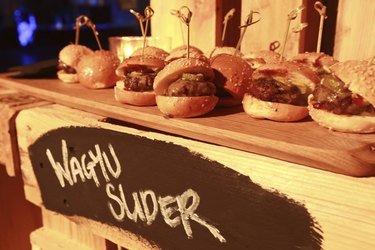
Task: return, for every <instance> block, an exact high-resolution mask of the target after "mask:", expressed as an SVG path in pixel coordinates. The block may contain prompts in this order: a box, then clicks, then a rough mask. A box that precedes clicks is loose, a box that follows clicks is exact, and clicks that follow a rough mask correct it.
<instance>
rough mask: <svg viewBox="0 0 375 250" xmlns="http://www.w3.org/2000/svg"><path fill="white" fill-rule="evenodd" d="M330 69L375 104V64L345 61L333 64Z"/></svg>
mask: <svg viewBox="0 0 375 250" xmlns="http://www.w3.org/2000/svg"><path fill="white" fill-rule="evenodd" d="M330 70H331V71H332V72H333V74H335V75H336V76H337V77H338V78H339V79H340V80H341V81H343V82H344V84H345V86H346V87H347V88H348V89H349V90H350V91H352V92H353V93H356V94H358V95H360V96H362V97H363V98H365V99H366V100H367V101H368V102H369V103H371V104H372V105H373V106H375V86H374V84H375V64H369V63H368V62H367V61H354V60H351V61H345V62H340V63H336V64H334V65H332V66H331V67H330Z"/></svg>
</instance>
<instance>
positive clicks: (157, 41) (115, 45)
mask: <svg viewBox="0 0 375 250" xmlns="http://www.w3.org/2000/svg"><path fill="white" fill-rule="evenodd" d="M171 43H172V42H171V38H170V37H165V38H160V37H147V42H146V45H148V46H155V47H158V48H161V49H164V50H165V51H170V50H171ZM142 46H143V37H141V36H128V37H127V36H122V37H121V36H116V37H109V49H110V50H111V51H112V52H113V53H115V54H116V55H117V56H118V58H119V59H120V61H122V60H124V59H125V58H128V57H129V56H131V54H132V53H133V52H134V51H135V50H136V49H139V48H142Z"/></svg>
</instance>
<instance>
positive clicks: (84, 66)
mask: <svg viewBox="0 0 375 250" xmlns="http://www.w3.org/2000/svg"><path fill="white" fill-rule="evenodd" d="M119 63H120V60H119V59H118V57H117V56H116V55H115V54H113V53H112V52H110V51H108V50H97V51H95V52H94V53H91V54H88V55H85V56H82V58H81V60H80V61H79V63H78V66H77V75H78V81H79V83H80V84H82V85H83V86H85V87H87V88H90V89H103V88H110V87H113V86H115V84H116V81H117V80H118V79H119V78H118V76H117V75H116V74H115V70H116V68H117V66H118V65H119Z"/></svg>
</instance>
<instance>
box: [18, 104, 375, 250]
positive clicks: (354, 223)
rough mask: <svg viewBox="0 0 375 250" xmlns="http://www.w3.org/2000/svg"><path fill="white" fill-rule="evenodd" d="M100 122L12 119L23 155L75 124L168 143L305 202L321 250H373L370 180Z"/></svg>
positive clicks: (118, 238)
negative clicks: (319, 237)
mask: <svg viewBox="0 0 375 250" xmlns="http://www.w3.org/2000/svg"><path fill="white" fill-rule="evenodd" d="M100 120H101V118H100V117H99V116H93V115H90V114H88V113H85V112H80V111H77V110H73V109H69V108H66V107H62V106H59V105H52V106H47V107H37V108H33V109H30V110H24V111H22V112H21V114H20V115H19V116H18V118H17V128H18V129H19V130H21V131H22V130H23V128H25V127H28V126H29V127H31V128H32V129H31V131H32V132H31V133H26V132H25V133H21V134H19V135H18V136H19V138H23V139H22V140H19V141H20V144H19V145H20V148H21V149H20V150H21V152H26V150H27V147H28V145H30V144H32V143H33V142H34V141H35V140H36V139H37V138H38V137H39V136H40V135H42V134H44V133H46V132H47V131H49V130H52V129H55V128H57V127H63V126H77V125H84V126H95V127H98V126H99V127H102V128H105V129H111V130H115V131H120V132H123V133H130V134H135V135H140V136H145V137H148V138H153V139H157V140H164V141H169V142H173V143H175V144H177V145H182V146H185V147H188V148H190V149H192V150H193V151H195V152H198V153H200V154H202V155H203V156H205V157H207V158H208V159H211V160H214V161H218V162H220V163H222V164H223V165H225V166H227V167H229V168H232V169H233V170H235V171H237V172H239V173H241V174H243V175H246V176H249V177H250V178H251V180H252V181H253V182H254V183H257V184H260V185H261V186H262V187H264V188H267V189H270V190H277V191H279V192H281V193H283V194H285V195H287V196H288V197H289V198H291V199H294V200H296V201H298V202H301V203H302V204H304V206H305V207H306V208H307V210H308V211H309V213H310V214H311V216H312V217H313V218H314V219H315V220H316V222H317V223H319V225H320V227H321V230H322V234H323V245H322V248H323V249H373V248H374V247H375V245H374V241H373V232H375V199H373V197H375V177H371V178H354V177H349V176H343V175H337V174H333V173H330V172H326V171H320V170H317V169H312V168H308V167H305V166H301V165H298V164H293V163H289V162H285V161H280V160H276V159H272V158H268V157H264V156H260V155H256V154H251V153H248V152H244V151H239V150H234V149H230V148H227V147H222V146H216V145H211V144H206V143H202V142H197V141H193V140H187V139H183V138H178V137H173V136H168V135H163V134H160V133H154V132H145V131H139V130H136V129H131V128H127V127H123V126H117V125H112V124H107V123H104V122H100ZM39 124H43V126H39ZM228 156H230V157H228ZM26 169H27V171H26V172H27V173H29V174H30V173H32V168H31V165H30V162H29V159H28V156H27V154H22V171H24V170H26ZM24 173H25V172H24ZM28 179H29V182H27V184H26V187H27V186H31V188H30V190H29V191H31V190H33V192H39V190H38V188H37V183H32V181H35V182H36V180H35V178H31V177H28ZM29 194H30V193H29ZM27 197H28V198H30V199H33V198H34V197H38V194H34V195H32V196H27ZM33 202H39V205H41V201H40V200H39V201H33ZM71 219H73V220H78V221H79V224H80V225H81V226H85V227H90V230H92V231H93V232H94V233H95V234H97V235H100V236H101V237H106V238H109V239H110V240H111V241H113V242H115V243H119V244H121V245H123V246H125V247H126V246H128V245H127V244H129V242H132V243H134V244H137V241H136V240H135V241H134V242H133V241H132V240H130V241H126V240H125V239H128V240H129V239H131V237H130V236H128V235H126V232H124V231H123V232H119V230H118V229H117V228H111V227H105V226H103V225H99V224H97V223H96V222H94V221H91V220H85V219H82V218H71ZM125 235H126V236H125ZM129 237H130V238H129ZM138 243H139V242H138ZM146 248H148V247H146Z"/></svg>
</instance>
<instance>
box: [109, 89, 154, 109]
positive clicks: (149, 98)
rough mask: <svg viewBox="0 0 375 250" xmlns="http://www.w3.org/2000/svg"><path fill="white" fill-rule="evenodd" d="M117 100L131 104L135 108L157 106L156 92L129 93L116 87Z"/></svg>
mask: <svg viewBox="0 0 375 250" xmlns="http://www.w3.org/2000/svg"><path fill="white" fill-rule="evenodd" d="M114 90H115V99H116V101H118V102H121V103H125V104H131V105H134V106H154V105H156V100H155V92H153V91H144V92H136V91H128V90H122V89H120V88H118V87H116V86H115V87H114Z"/></svg>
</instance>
